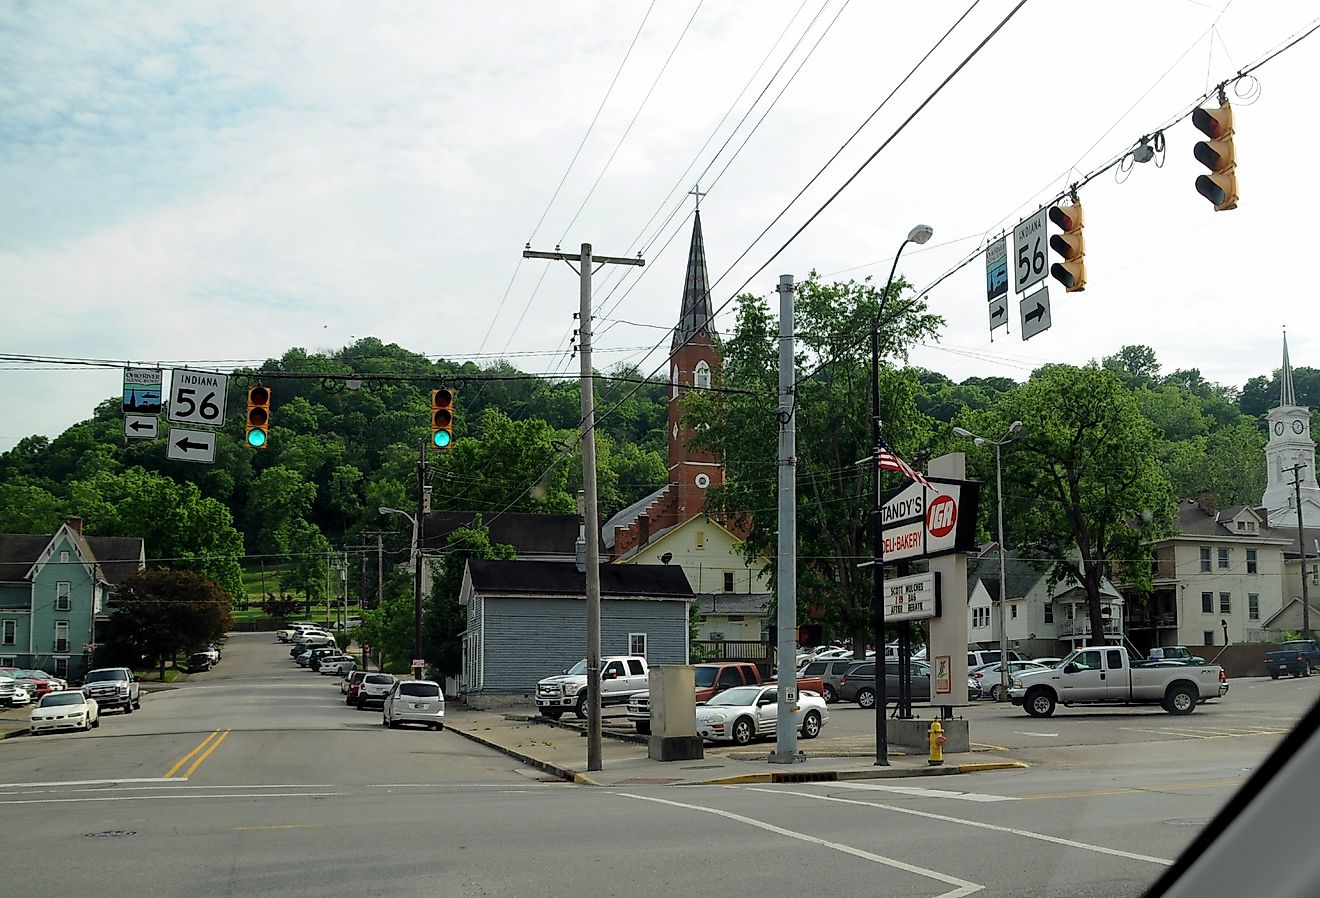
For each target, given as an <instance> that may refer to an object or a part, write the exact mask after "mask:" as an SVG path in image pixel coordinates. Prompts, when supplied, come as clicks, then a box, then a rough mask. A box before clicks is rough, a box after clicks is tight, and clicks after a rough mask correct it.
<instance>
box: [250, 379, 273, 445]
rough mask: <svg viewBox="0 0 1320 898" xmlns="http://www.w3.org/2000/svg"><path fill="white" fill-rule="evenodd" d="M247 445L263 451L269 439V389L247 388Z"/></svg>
mask: <svg viewBox="0 0 1320 898" xmlns="http://www.w3.org/2000/svg"><path fill="white" fill-rule="evenodd" d="M246 433H247V437H246V438H247V444H248V445H249V446H251V447H252V448H253V449H265V448H266V443H267V441H268V439H269V437H270V387H248V391H247V420H246Z"/></svg>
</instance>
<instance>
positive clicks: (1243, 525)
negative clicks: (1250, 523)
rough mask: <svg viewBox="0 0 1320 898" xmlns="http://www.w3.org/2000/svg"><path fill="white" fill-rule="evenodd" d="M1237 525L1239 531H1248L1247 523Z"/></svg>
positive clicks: (1241, 522)
mask: <svg viewBox="0 0 1320 898" xmlns="http://www.w3.org/2000/svg"><path fill="white" fill-rule="evenodd" d="M1237 525H1238V529H1239V530H1246V529H1247V522H1246V521H1238V522H1237Z"/></svg>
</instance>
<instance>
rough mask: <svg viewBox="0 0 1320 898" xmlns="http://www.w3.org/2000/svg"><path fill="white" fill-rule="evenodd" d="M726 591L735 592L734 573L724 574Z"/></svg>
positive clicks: (727, 572) (726, 572)
mask: <svg viewBox="0 0 1320 898" xmlns="http://www.w3.org/2000/svg"><path fill="white" fill-rule="evenodd" d="M724 591H725V592H733V571H725V572H724Z"/></svg>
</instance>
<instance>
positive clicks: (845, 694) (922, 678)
mask: <svg viewBox="0 0 1320 898" xmlns="http://www.w3.org/2000/svg"><path fill="white" fill-rule="evenodd" d="M908 663H909V664H911V665H912V700H913V701H914V702H928V701H930V667H929V666H927V664H926V662H925V661H909V662H908ZM885 696H886V698H887V699H888V700H889V701H891V702H892V701H893V700H894V699H895V698H897V697H898V662H897V661H887V662H885ZM839 701H842V702H857V704H859V705H861V706H862V707H863V708H874V707H875V662H874V661H867V662H865V663H864V664H857V663H856V662H854V664H853V667H852V668H851V669H850V670H849V671H848V672H847V673H846V674H844V676H843V677H842V679H840V680H839Z"/></svg>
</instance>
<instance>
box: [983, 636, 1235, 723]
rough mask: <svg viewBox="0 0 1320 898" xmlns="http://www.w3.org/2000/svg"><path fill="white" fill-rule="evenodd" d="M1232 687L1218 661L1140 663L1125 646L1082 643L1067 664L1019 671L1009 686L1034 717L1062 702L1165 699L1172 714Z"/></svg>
mask: <svg viewBox="0 0 1320 898" xmlns="http://www.w3.org/2000/svg"><path fill="white" fill-rule="evenodd" d="M1227 692H1228V679H1227V677H1225V676H1224V669H1223V668H1222V667H1220V666H1219V665H1218V664H1180V665H1178V666H1176V667H1156V668H1152V667H1135V666H1133V665H1132V664H1131V663H1130V661H1129V658H1128V653H1127V649H1125V648H1123V647H1122V646H1094V647H1088V648H1084V649H1078V650H1077V651H1075V652H1073V653H1072V654H1070V655H1069V656H1068V657H1066V658H1064V659H1063V664H1061V665H1059V666H1058V667H1051V668H1046V669H1045V670H1037V671H1026V672H1023V673H1020V674H1015V675H1014V677H1013V682H1012V684H1011V686H1010V687H1009V690H1008V697H1009V699H1010V700H1012V702H1013V704H1015V705H1021V706H1022V707H1023V709H1024V710H1025V711H1026V712H1027V713H1028V714H1030V715H1031V716H1032V717H1049V716H1050V715H1051V714H1053V713H1054V709H1055V707H1056V706H1057V705H1064V706H1071V705H1098V704H1110V705H1161V706H1162V707H1163V708H1164V710H1165V711H1167V712H1168V713H1170V714H1191V713H1192V712H1193V711H1195V710H1196V706H1197V705H1198V704H1200V703H1201V702H1204V701H1209V700H1210V699H1212V698H1219V697H1220V696H1223V695H1225V694H1226V693H1227Z"/></svg>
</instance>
